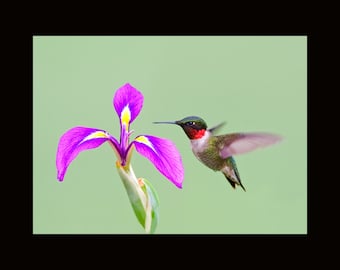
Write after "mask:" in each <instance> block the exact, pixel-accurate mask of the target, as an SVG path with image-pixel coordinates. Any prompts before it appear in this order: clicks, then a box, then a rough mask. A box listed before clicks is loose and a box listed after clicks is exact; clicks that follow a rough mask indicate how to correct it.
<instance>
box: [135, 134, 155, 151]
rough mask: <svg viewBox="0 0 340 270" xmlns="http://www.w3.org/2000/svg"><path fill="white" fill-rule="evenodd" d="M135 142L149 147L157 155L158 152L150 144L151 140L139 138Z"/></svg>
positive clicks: (143, 137)
mask: <svg viewBox="0 0 340 270" xmlns="http://www.w3.org/2000/svg"><path fill="white" fill-rule="evenodd" d="M135 141H137V142H140V143H143V144H145V145H147V146H149V147H150V148H151V149H152V150H153V151H154V152H155V153H157V151H156V150H155V148H154V147H153V145H152V143H151V142H150V140H149V139H148V138H147V137H145V136H139V137H137V138H136V139H135Z"/></svg>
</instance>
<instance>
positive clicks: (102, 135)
mask: <svg viewBox="0 0 340 270" xmlns="http://www.w3.org/2000/svg"><path fill="white" fill-rule="evenodd" d="M99 138H109V136H108V135H107V134H106V132H104V131H96V132H93V133H91V134H90V135H87V136H86V137H85V138H84V139H83V140H82V141H81V142H80V143H83V142H85V141H87V140H91V139H99Z"/></svg>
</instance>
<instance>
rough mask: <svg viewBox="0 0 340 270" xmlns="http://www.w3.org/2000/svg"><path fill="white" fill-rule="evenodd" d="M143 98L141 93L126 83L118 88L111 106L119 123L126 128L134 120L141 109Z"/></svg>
mask: <svg viewBox="0 0 340 270" xmlns="http://www.w3.org/2000/svg"><path fill="white" fill-rule="evenodd" d="M143 101H144V97H143V95H142V93H141V92H139V91H138V90H137V89H136V88H134V87H133V86H132V85H131V84H129V83H127V84H125V85H123V86H122V87H120V88H119V89H118V90H117V91H116V93H115V96H114V98H113V106H114V107H115V110H116V112H117V114H118V116H119V118H120V121H121V122H122V123H123V124H125V126H128V125H129V124H130V123H132V122H133V120H135V118H136V117H137V116H138V114H139V113H140V111H141V110H142V107H143Z"/></svg>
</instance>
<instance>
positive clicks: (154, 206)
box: [141, 178, 159, 233]
mask: <svg viewBox="0 0 340 270" xmlns="http://www.w3.org/2000/svg"><path fill="white" fill-rule="evenodd" d="M141 180H142V181H143V182H144V186H143V190H144V192H145V193H146V194H147V198H148V203H150V205H151V207H150V211H151V226H150V233H154V232H155V230H156V227H157V225H158V220H159V214H158V210H159V198H158V195H157V192H156V190H155V188H154V187H153V186H152V185H151V183H150V182H149V181H148V180H147V179H145V178H141Z"/></svg>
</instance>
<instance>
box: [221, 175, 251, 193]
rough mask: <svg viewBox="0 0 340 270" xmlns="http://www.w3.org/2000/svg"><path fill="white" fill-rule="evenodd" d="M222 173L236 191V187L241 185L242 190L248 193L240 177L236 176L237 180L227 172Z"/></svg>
mask: <svg viewBox="0 0 340 270" xmlns="http://www.w3.org/2000/svg"><path fill="white" fill-rule="evenodd" d="M222 173H223V175H224V176H225V178H227V180H228V182H229V183H230V185H231V186H232V187H233V188H234V189H236V185H239V186H241V188H242V189H243V190H244V191H246V189H245V187H244V186H243V185H242V183H241V180H240V178H239V176H238V175H237V176H236V177H237V179H233V178H231V177H230V176H229V175H228V174H227V173H226V172H224V171H222Z"/></svg>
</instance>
